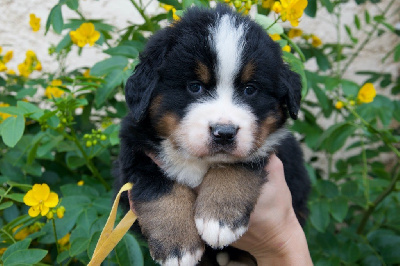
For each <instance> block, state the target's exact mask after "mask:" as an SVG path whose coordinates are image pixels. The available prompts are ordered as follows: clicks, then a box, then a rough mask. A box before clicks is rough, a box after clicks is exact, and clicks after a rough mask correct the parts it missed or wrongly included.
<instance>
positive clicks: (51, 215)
mask: <svg viewBox="0 0 400 266" xmlns="http://www.w3.org/2000/svg"><path fill="white" fill-rule="evenodd" d="M46 217H47V219H49V220H51V219H53V217H54V213H53V212H48V213H47V214H46Z"/></svg>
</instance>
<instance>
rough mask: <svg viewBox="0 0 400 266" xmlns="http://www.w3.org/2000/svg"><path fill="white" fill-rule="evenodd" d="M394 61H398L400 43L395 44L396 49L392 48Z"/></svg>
mask: <svg viewBox="0 0 400 266" xmlns="http://www.w3.org/2000/svg"><path fill="white" fill-rule="evenodd" d="M394 61H395V62H398V61H400V44H398V45H397V46H396V49H395V50H394Z"/></svg>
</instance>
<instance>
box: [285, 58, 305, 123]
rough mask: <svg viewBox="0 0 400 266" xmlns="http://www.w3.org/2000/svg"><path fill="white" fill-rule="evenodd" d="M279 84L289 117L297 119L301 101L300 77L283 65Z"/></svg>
mask: <svg viewBox="0 0 400 266" xmlns="http://www.w3.org/2000/svg"><path fill="white" fill-rule="evenodd" d="M280 82H281V86H282V87H283V88H282V89H283V90H284V91H285V92H286V93H285V95H284V100H285V104H286V107H287V109H288V111H289V114H290V117H291V118H293V119H297V115H298V112H299V109H300V100H301V77H300V75H299V74H297V73H296V72H293V71H291V70H290V69H289V67H288V66H287V65H284V66H283V69H282V71H281V73H280Z"/></svg>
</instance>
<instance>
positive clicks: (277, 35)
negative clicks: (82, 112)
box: [269, 33, 281, 41]
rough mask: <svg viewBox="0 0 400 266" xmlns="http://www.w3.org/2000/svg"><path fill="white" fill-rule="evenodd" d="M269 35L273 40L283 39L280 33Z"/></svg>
mask: <svg viewBox="0 0 400 266" xmlns="http://www.w3.org/2000/svg"><path fill="white" fill-rule="evenodd" d="M269 37H271V39H272V40H273V41H279V40H280V39H281V36H280V35H279V34H278V33H275V34H270V35H269Z"/></svg>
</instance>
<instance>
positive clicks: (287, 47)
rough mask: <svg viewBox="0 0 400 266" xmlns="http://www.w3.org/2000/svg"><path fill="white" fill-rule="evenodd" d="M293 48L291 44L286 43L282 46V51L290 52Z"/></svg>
mask: <svg viewBox="0 0 400 266" xmlns="http://www.w3.org/2000/svg"><path fill="white" fill-rule="evenodd" d="M291 50H292V49H291V48H290V46H289V45H285V46H283V47H282V51H285V52H288V53H290V51H291Z"/></svg>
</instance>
